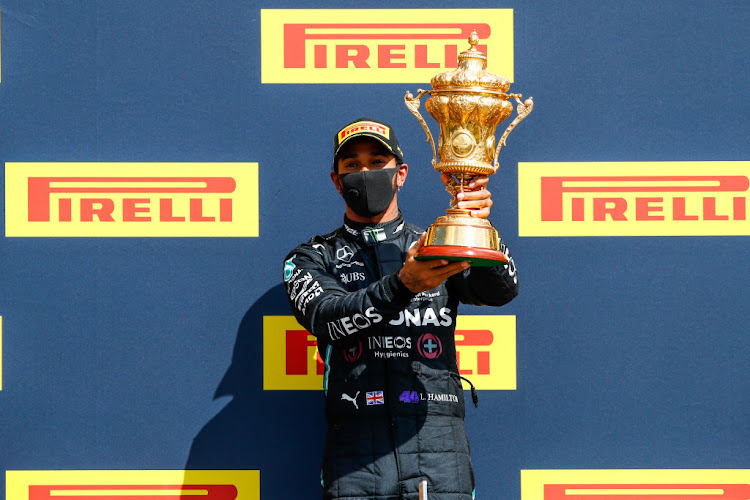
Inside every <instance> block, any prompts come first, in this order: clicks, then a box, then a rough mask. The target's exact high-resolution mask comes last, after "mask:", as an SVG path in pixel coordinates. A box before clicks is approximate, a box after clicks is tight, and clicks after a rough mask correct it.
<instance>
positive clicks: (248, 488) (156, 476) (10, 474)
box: [5, 470, 260, 500]
mask: <svg viewBox="0 0 750 500" xmlns="http://www.w3.org/2000/svg"><path fill="white" fill-rule="evenodd" d="M5 484H6V486H5V488H6V499H7V500H55V499H60V498H64V499H66V500H91V499H93V498H107V499H108V500H117V499H118V498H122V499H123V500H132V499H133V498H136V497H137V498H138V499H139V500H173V499H175V498H192V499H195V500H260V471H257V470H187V471H186V470H57V471H32V470H27V471H7V472H6V474H5Z"/></svg>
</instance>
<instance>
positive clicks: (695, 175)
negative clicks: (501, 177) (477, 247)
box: [518, 161, 750, 236]
mask: <svg viewBox="0 0 750 500" xmlns="http://www.w3.org/2000/svg"><path fill="white" fill-rule="evenodd" d="M749 187H750V162H744V161H735V162H653V163H652V162H604V163H519V165H518V195H519V196H518V197H519V207H518V223H519V234H520V235H521V236H722V235H726V236H739V235H748V234H750V222H748V218H747V205H748V188H749Z"/></svg>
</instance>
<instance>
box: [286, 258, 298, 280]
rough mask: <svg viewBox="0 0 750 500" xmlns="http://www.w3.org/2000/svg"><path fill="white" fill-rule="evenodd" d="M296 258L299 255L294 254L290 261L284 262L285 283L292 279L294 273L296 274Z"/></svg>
mask: <svg viewBox="0 0 750 500" xmlns="http://www.w3.org/2000/svg"><path fill="white" fill-rule="evenodd" d="M296 256H297V254H294V255H292V256H291V257H289V260H286V261H284V281H285V282H286V281H289V280H290V279H292V273H293V272H294V269H295V267H296V266H295V265H294V262H292V261H293V260H294V258H295V257H296Z"/></svg>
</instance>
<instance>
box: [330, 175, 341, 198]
mask: <svg viewBox="0 0 750 500" xmlns="http://www.w3.org/2000/svg"><path fill="white" fill-rule="evenodd" d="M331 181H333V185H334V186H336V191H338V192H339V194H341V181H340V180H339V174H337V173H336V172H331Z"/></svg>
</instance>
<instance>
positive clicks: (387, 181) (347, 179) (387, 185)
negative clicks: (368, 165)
mask: <svg viewBox="0 0 750 500" xmlns="http://www.w3.org/2000/svg"><path fill="white" fill-rule="evenodd" d="M397 172H398V168H382V169H379V170H365V171H364V172H352V173H348V174H339V181H340V182H341V196H343V197H344V201H346V204H347V206H348V207H349V208H351V209H352V210H353V211H354V213H355V214H357V215H359V216H360V217H368V218H369V217H374V216H376V215H379V214H382V213H383V212H385V210H386V209H387V208H388V205H390V204H391V201H392V200H393V196H394V195H395V194H396V189H395V188H394V187H393V178H394V177H395V176H396V173H397Z"/></svg>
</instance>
